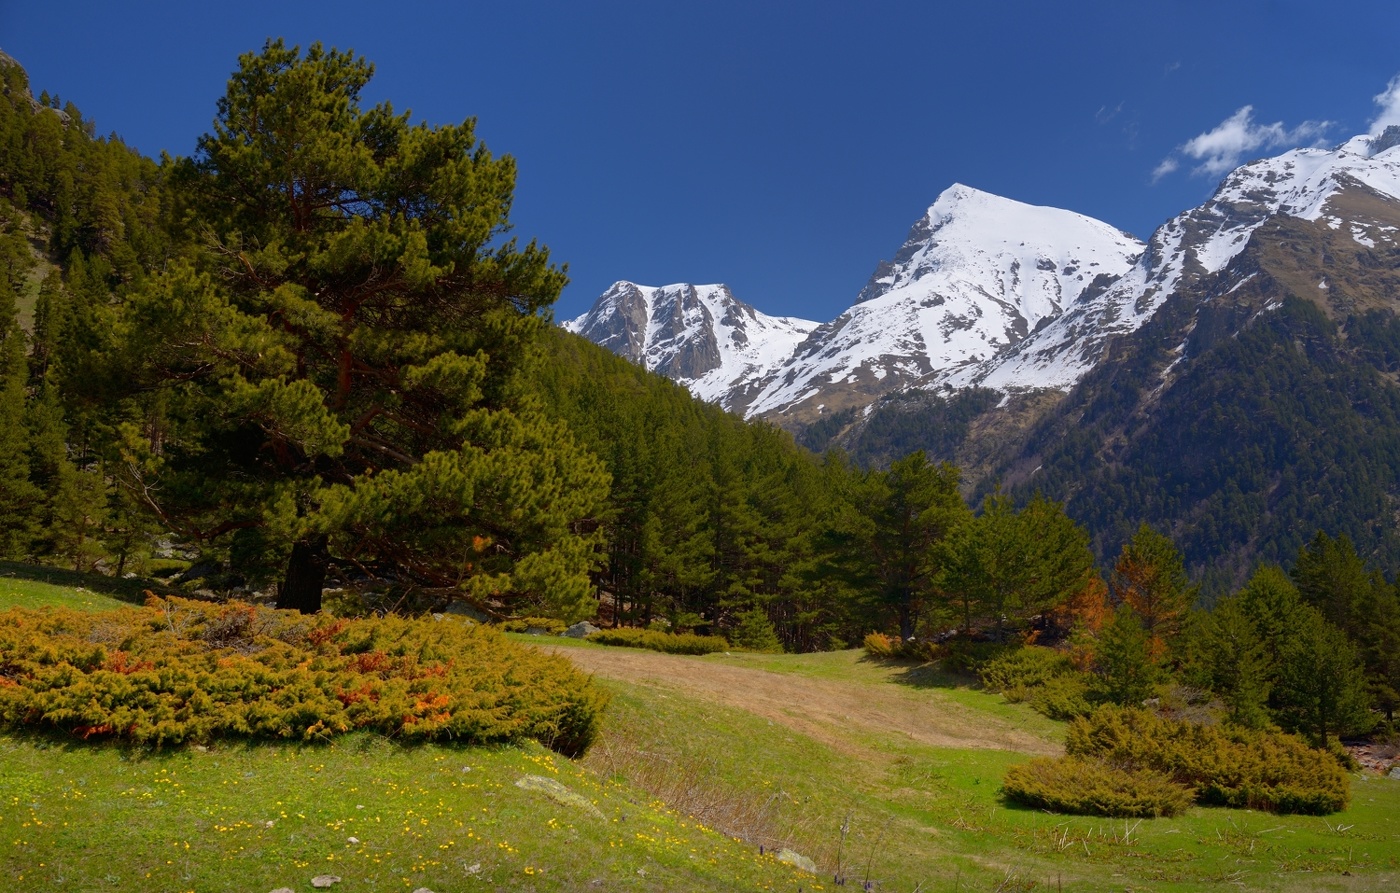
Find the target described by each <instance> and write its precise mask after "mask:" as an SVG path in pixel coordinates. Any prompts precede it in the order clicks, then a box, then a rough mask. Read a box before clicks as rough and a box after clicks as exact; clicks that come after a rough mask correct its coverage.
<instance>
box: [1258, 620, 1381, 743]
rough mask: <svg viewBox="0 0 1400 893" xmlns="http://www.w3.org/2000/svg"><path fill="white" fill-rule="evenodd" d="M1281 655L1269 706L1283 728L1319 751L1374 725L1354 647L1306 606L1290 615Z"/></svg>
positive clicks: (1358, 659) (1364, 678)
mask: <svg viewBox="0 0 1400 893" xmlns="http://www.w3.org/2000/svg"><path fill="white" fill-rule="evenodd" d="M1279 652H1280V663H1279V672H1278V677H1277V679H1276V680H1275V682H1274V686H1273V703H1274V704H1275V705H1276V709H1275V715H1276V716H1277V718H1278V722H1279V724H1280V725H1282V726H1283V727H1284V728H1285V729H1288V730H1290V731H1294V732H1297V733H1298V734H1300V735H1303V736H1304V737H1306V738H1308V740H1310V741H1311V742H1312V743H1313V744H1314V745H1316V746H1319V747H1322V746H1325V745H1326V744H1327V743H1328V742H1329V741H1331V740H1332V738H1333V737H1334V736H1339V735H1341V736H1346V735H1356V734H1361V733H1365V732H1369V731H1370V730H1371V729H1372V727H1374V726H1375V718H1374V717H1373V716H1372V714H1371V712H1370V698H1369V697H1368V695H1367V691H1366V677H1365V670H1364V667H1363V666H1362V664H1361V658H1360V655H1359V654H1358V653H1357V650H1356V647H1355V646H1354V645H1353V644H1352V643H1351V642H1350V641H1349V640H1348V639H1347V637H1346V635H1345V634H1344V633H1343V632H1342V631H1341V630H1339V629H1337V628H1336V627H1335V626H1333V625H1332V624H1330V623H1328V622H1327V621H1326V619H1324V618H1323V616H1322V615H1321V614H1320V613H1319V612H1318V611H1317V610H1316V609H1314V608H1312V607H1311V606H1310V605H1305V606H1303V607H1302V608H1301V609H1300V610H1299V611H1298V612H1297V613H1296V614H1294V615H1293V617H1292V618H1291V626H1290V629H1289V633H1288V636H1287V638H1285V639H1284V641H1283V643H1282V645H1281V646H1280V649H1279Z"/></svg>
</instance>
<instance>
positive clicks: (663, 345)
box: [563, 282, 817, 410]
mask: <svg viewBox="0 0 1400 893" xmlns="http://www.w3.org/2000/svg"><path fill="white" fill-rule="evenodd" d="M563 326H564V328H565V329H566V330H568V331H570V332H574V333H575V334H578V335H582V336H583V337H585V338H587V339H588V340H590V341H592V342H593V343H595V344H599V345H602V346H603V347H606V348H608V349H609V350H611V351H613V352H614V353H617V354H619V355H621V356H623V357H626V358H627V359H629V360H631V361H633V362H634V363H639V364H641V365H642V366H644V367H646V368H647V369H648V370H650V371H653V372H659V373H661V374H662V375H665V376H667V377H668V378H671V379H673V380H674V381H677V382H680V383H681V384H683V385H685V386H686V387H688V388H689V389H690V390H691V392H692V393H694V394H695V395H696V396H698V397H700V398H701V399H703V400H709V401H711V402H715V403H719V404H720V405H721V406H723V407H725V408H726V409H735V410H741V409H742V405H738V404H736V403H735V400H734V393H735V392H736V390H742V388H743V383H744V382H746V381H748V380H750V379H752V378H753V377H755V376H757V375H761V374H763V373H764V372H766V371H767V370H768V369H771V368H772V367H773V366H775V365H777V364H778V363H780V362H782V360H783V359H784V358H785V357H787V356H788V355H789V354H791V353H792V351H793V349H794V348H795V347H796V346H797V344H798V343H800V342H801V341H802V340H803V339H804V338H805V337H806V336H807V334H808V333H809V332H811V331H812V330H813V329H815V328H816V327H817V324H816V323H815V322H811V321H809V320H805V319H797V318H795V317H776V316H768V315H766V314H763V313H760V312H758V311H757V310H755V309H754V308H753V307H751V306H750V305H748V304H746V303H744V302H743V301H740V300H739V299H738V298H735V297H734V295H733V293H732V292H730V290H729V288H728V287H727V286H724V285H689V284H684V283H683V284H678V285H664V286H660V287H654V286H647V285H637V284H635V283H632V282H616V283H614V284H613V286H612V287H611V288H609V289H608V290H607V291H606V292H604V293H603V295H602V296H601V297H599V298H598V300H597V301H596V302H595V303H594V305H593V307H592V308H591V309H590V310H589V311H588V312H587V313H585V314H583V315H582V316H579V317H576V318H574V319H571V320H568V321H567V322H565V323H564V324H563Z"/></svg>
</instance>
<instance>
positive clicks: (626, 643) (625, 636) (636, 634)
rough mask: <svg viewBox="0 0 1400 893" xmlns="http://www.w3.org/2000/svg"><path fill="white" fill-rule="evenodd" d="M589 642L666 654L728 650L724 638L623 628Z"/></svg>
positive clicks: (608, 630) (589, 638)
mask: <svg viewBox="0 0 1400 893" xmlns="http://www.w3.org/2000/svg"><path fill="white" fill-rule="evenodd" d="M588 641H590V642H597V643H598V644H600V645H621V646H622V647H624V648H646V649H649V650H651V651H660V652H663V653H665V654H715V653H717V652H720V651H728V650H729V647H730V646H729V642H728V640H726V639H725V638H724V637H723V636H697V635H695V634H694V633H663V632H660V631H658V630H653V629H635V628H632V627H621V628H619V629H605V630H600V631H599V632H596V633H593V634H591V635H590V636H589V637H588Z"/></svg>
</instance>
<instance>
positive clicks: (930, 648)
mask: <svg viewBox="0 0 1400 893" xmlns="http://www.w3.org/2000/svg"><path fill="white" fill-rule="evenodd" d="M862 647H864V648H865V653H866V654H868V655H870V656H871V657H878V658H880V659H882V660H917V661H920V662H921V663H932V662H933V661H936V660H938V659H939V658H940V657H941V655H942V654H943V648H942V646H941V645H938V644H937V643H935V642H932V641H929V640H925V639H901V638H899V637H898V636H887V635H885V634H884V633H870V634H869V635H867V636H866V637H865V641H864V642H863V643H862Z"/></svg>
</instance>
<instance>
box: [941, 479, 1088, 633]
mask: <svg viewBox="0 0 1400 893" xmlns="http://www.w3.org/2000/svg"><path fill="white" fill-rule="evenodd" d="M945 580H946V589H947V591H948V592H949V593H950V597H951V598H952V599H954V600H955V601H956V603H957V604H958V606H959V607H960V608H961V613H962V615H963V617H962V619H963V629H964V631H965V632H971V630H972V628H973V625H974V623H985V624H988V625H990V626H991V627H992V628H993V630H994V634H995V636H996V638H997V639H1002V638H1003V637H1004V636H1005V633H1006V631H1007V626H1008V624H1009V625H1010V626H1011V627H1012V628H1015V627H1018V626H1021V625H1023V624H1025V623H1026V622H1028V621H1030V620H1031V618H1033V617H1036V616H1038V615H1042V614H1045V613H1046V612H1049V611H1051V610H1053V609H1055V608H1058V607H1060V606H1062V605H1065V604H1066V603H1068V602H1071V601H1072V600H1075V599H1076V598H1078V597H1079V596H1080V595H1081V594H1083V593H1084V592H1085V590H1086V589H1088V588H1090V587H1093V586H1095V585H1096V583H1097V585H1100V586H1101V585H1102V583H1101V582H1097V581H1099V580H1100V577H1099V574H1098V571H1097V569H1095V567H1094V556H1093V553H1092V552H1090V551H1089V537H1088V534H1086V533H1085V532H1084V530H1083V529H1081V528H1080V527H1079V526H1078V525H1077V524H1075V523H1074V522H1073V521H1072V520H1070V519H1069V517H1068V516H1066V515H1065V513H1064V509H1063V507H1062V506H1061V505H1060V504H1059V503H1055V502H1050V501H1048V500H1046V499H1044V498H1042V497H1040V496H1036V497H1035V498H1034V499H1032V500H1031V502H1030V504H1029V505H1027V506H1026V507H1025V508H1024V509H1022V510H1021V511H1020V512H1017V511H1015V510H1014V509H1013V508H1012V506H1011V501H1010V499H1009V498H1008V497H1007V496H1005V495H1003V494H1001V493H994V494H992V495H990V496H988V497H987V499H986V500H985V501H984V502H983V506H982V514H981V515H979V516H978V517H977V518H976V519H975V520H973V521H972V522H971V523H969V524H967V525H965V527H964V528H963V530H962V533H961V535H960V536H958V537H957V538H956V540H955V541H954V543H953V544H952V548H951V550H950V556H949V559H948V568H947V572H946V574H945Z"/></svg>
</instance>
